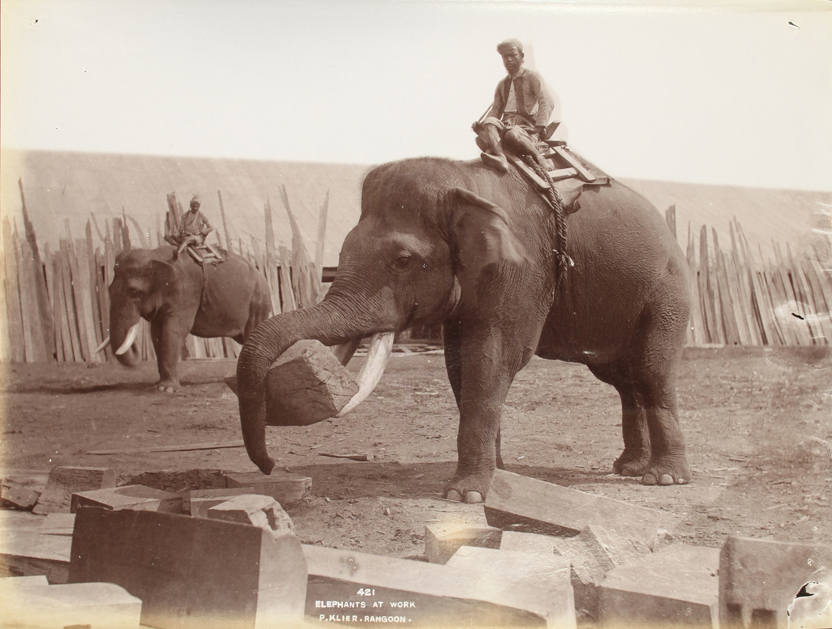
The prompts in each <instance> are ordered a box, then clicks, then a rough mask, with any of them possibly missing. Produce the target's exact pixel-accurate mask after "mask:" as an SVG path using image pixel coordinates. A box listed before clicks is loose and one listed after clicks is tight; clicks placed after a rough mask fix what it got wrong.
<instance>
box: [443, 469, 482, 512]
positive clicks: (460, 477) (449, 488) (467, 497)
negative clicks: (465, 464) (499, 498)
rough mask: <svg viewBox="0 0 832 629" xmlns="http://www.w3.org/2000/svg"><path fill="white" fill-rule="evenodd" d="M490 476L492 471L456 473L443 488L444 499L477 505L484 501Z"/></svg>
mask: <svg viewBox="0 0 832 629" xmlns="http://www.w3.org/2000/svg"><path fill="white" fill-rule="evenodd" d="M492 476H493V471H487V472H482V473H475V474H460V473H457V474H456V475H455V476H454V477H453V478H452V479H451V482H449V483H448V484H447V485H446V486H445V498H447V499H448V500H454V501H456V502H465V503H467V504H479V503H481V502H483V501H485V496H486V494H487V493H488V487H489V486H490V485H491V477H492Z"/></svg>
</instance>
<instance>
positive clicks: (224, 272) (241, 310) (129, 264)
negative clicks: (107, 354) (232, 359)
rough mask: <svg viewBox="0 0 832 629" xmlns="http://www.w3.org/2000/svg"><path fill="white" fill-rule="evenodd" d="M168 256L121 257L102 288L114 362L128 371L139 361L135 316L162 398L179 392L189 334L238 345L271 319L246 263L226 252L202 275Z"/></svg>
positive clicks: (263, 287)
mask: <svg viewBox="0 0 832 629" xmlns="http://www.w3.org/2000/svg"><path fill="white" fill-rule="evenodd" d="M174 252H175V249H174V248H173V247H170V246H163V247H159V248H158V249H153V250H149V249H131V250H129V251H124V252H122V253H120V254H119V255H118V256H117V257H116V263H115V272H114V275H113V282H112V283H111V284H110V289H109V291H110V336H109V342H110V343H111V344H112V346H113V348H116V349H115V352H116V356H117V357H118V360H119V362H121V363H122V364H123V365H127V366H131V367H132V366H134V365H135V364H136V363H137V362H138V361H139V354H138V348H137V347H136V345H135V340H136V334H137V332H138V327H139V318H140V317H143V318H145V319H147V320H148V321H150V337H151V340H152V342H153V349H154V350H155V351H156V361H157V364H158V367H159V382H158V383H157V384H156V387H157V388H158V389H159V390H160V391H166V392H173V391H174V390H176V389H178V388H179V375H178V373H177V365H178V363H179V358H180V356H181V354H182V347H183V343H184V342H185V338H186V337H187V336H188V333H191V334H193V335H195V336H201V337H205V338H210V337H218V336H229V337H231V338H233V339H234V340H236V341H237V342H239V343H243V342H245V340H246V339H247V338H248V337H249V335H250V334H251V333H252V332H253V331H254V329H255V328H256V327H257V326H258V325H259V324H260V323H261V322H262V321H264V320H265V319H267V318H268V317H269V315H270V314H271V299H270V295H269V287H268V284H267V282H266V279H265V277H263V275H262V274H261V273H260V272H258V271H257V269H256V268H255V267H254V266H253V265H252V264H251V263H250V262H248V261H247V260H245V259H243V258H241V257H239V256H236V255H233V254H226V260H225V261H224V262H221V263H219V264H217V265H214V264H211V263H209V262H206V264H205V268H204V270H203V268H202V267H201V266H200V265H199V264H197V263H196V262H194V260H193V259H192V258H191V257H190V256H189V255H187V254H183V255H181V256H179V257H178V258H176V259H174ZM105 344H106V341H105V343H104V344H102V346H101V347H102V348H103V347H104V345H105Z"/></svg>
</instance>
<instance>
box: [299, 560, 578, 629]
mask: <svg viewBox="0 0 832 629" xmlns="http://www.w3.org/2000/svg"><path fill="white" fill-rule="evenodd" d="M303 553H304V556H305V557H306V562H307V566H308V570H309V580H308V588H307V596H306V615H307V616H309V617H312V618H314V619H315V620H317V621H318V622H320V623H321V624H324V623H326V624H329V623H347V624H350V625H352V626H359V627H364V626H377V625H380V624H396V625H398V626H413V627H438V626H450V627H456V626H460V627H503V626H505V627H574V626H575V605H574V599H573V597H572V589H571V587H570V586H568V584H566V585H564V586H563V587H562V588H560V589H559V590H558V592H557V593H554V592H551V591H549V590H546V589H545V588H538V587H534V586H530V585H528V584H526V585H524V586H523V587H520V586H517V585H516V584H513V583H511V582H509V581H508V580H505V579H502V578H501V575H500V574H499V572H497V573H496V574H493V573H491V571H489V570H484V569H470V568H469V569H462V568H449V567H448V566H443V565H438V564H433V563H425V562H420V561H410V560H407V559H399V558H395V557H382V556H378V555H370V554H367V553H356V552H352V551H345V550H337V549H334V548H321V547H318V546H309V545H304V546H303ZM332 603H335V605H331V604H332Z"/></svg>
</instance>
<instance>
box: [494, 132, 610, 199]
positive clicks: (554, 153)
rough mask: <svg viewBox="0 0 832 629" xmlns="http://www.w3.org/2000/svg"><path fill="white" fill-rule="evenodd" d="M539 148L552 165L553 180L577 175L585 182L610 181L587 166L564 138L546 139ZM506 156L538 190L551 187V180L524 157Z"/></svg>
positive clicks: (551, 175)
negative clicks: (593, 172)
mask: <svg viewBox="0 0 832 629" xmlns="http://www.w3.org/2000/svg"><path fill="white" fill-rule="evenodd" d="M539 148H540V151H541V153H542V154H543V157H545V158H546V160H547V161H548V163H549V165H550V168H548V173H549V177H550V178H551V179H552V181H553V182H554V181H561V180H563V179H570V178H572V177H577V178H579V179H580V180H581V181H583V182H584V183H594V184H596V185H604V184H606V183H609V180H608V179H607V178H606V177H604V178H603V179H601V178H598V177H596V176H595V175H593V174H592V173H591V172H590V171H589V170H588V169H587V168H585V167H584V165H583V164H581V162H580V160H579V159H578V158H577V157H576V156H575V155H573V154H572V153H571V152H570V151H569V149H567V148H566V142H565V141H564V140H545V141H544V142H541V144H540V147H539ZM506 156H507V157H508V159H509V161H510V162H511V163H512V164H514V165H515V166H516V167H517V168H518V170H520V172H521V173H522V174H523V176H524V177H526V179H528V180H529V181H530V182H531V183H532V184H533V185H534V186H535V188H537V189H538V191H540V192H545V191H546V190H548V189H549V182H547V181H545V180H544V179H542V178H541V177H540V176H539V175H538V174H537V173H536V172H534V171H533V170H532V169H531V167H529V165H528V164H526V162H524V161H523V159H522V158H520V157H517V156H516V155H512V154H507V155H506Z"/></svg>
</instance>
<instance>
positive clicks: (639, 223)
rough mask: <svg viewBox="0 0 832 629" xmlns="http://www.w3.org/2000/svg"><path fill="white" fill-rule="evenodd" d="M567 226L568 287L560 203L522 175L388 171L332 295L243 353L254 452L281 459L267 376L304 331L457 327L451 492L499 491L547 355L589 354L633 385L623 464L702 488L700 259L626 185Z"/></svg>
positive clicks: (603, 190) (264, 331)
mask: <svg viewBox="0 0 832 629" xmlns="http://www.w3.org/2000/svg"><path fill="white" fill-rule="evenodd" d="M567 225H568V238H567V242H568V246H567V250H566V253H567V254H568V256H569V259H568V260H569V262H568V268H567V269H566V272H565V276H564V279H563V281H561V282H560V284H558V283H557V276H558V273H557V271H556V266H557V264H558V262H557V261H558V260H561V261H563V263H564V264H567V262H566V260H567V258H563V257H561V256H559V252H557V251H555V249H556V248H557V242H558V238H557V237H556V234H555V232H556V225H555V219H554V217H553V212H552V211H551V210H550V209H549V208H548V206H546V205H545V204H544V202H543V201H542V200H541V198H540V197H539V196H538V194H537V193H536V192H535V191H534V190H532V189H531V187H530V186H529V185H528V184H527V183H526V181H525V179H523V178H522V177H521V176H520V175H519V174H518V173H517V172H516V171H511V172H510V173H509V174H507V175H499V174H497V173H495V172H493V171H492V170H490V169H488V168H485V167H483V166H482V165H480V164H479V163H475V162H456V161H450V160H445V159H439V158H420V159H412V160H406V161H401V162H394V163H389V164H385V165H382V166H380V167H377V168H375V169H374V170H372V171H371V172H370V173H369V174H368V175H367V177H366V178H365V180H364V184H363V190H362V200H361V217H360V219H359V222H358V224H357V225H356V227H355V228H354V229H353V230H352V231H351V232H350V233H349V234H348V235H347V237H346V240H345V241H344V245H343V248H342V250H341V257H340V262H339V266H338V274H337V276H336V278H335V281H334V282H333V284H332V287H331V288H330V290H329V292H328V293H327V295H326V298H325V299H324V300H323V302H322V303H320V304H319V305H318V306H316V307H314V308H311V309H308V310H301V311H297V312H291V313H287V314H283V315H279V316H275V317H272V318H271V319H269V320H268V321H266V322H264V323H263V324H262V325H261V326H260V327H259V328H258V329H257V330H255V331H254V334H252V336H251V338H249V340H248V341H246V344H245V346H244V347H243V350H242V352H241V354H240V358H239V360H238V363H237V382H238V394H239V405H240V421H241V427H242V432H243V437H244V441H245V445H246V449H247V450H248V455H249V457H250V458H251V460H252V461H253V462H254V463H255V464H256V465H257V466H258V467H259V468H260V469H261V471H263V472H264V473H266V474H268V473H270V471H271V469H272V467H273V465H274V462H273V461H272V459H271V458H270V457H269V455H268V452H267V450H266V447H265V403H264V378H265V375H266V372H267V370H268V368H269V366H270V365H271V364H272V361H273V360H274V359H275V357H276V356H278V355H279V354H281V353H282V352H283V351H284V350H285V349H286V348H288V347H289V346H291V345H292V344H293V343H295V342H296V341H297V340H299V339H318V340H319V341H321V342H323V343H324V344H326V345H335V344H347V345H350V344H351V345H353V346H354V344H355V343H356V342H357V340H358V339H360V338H362V337H364V336H366V335H369V334H371V333H378V332H390V333H393V332H398V331H400V330H404V329H405V328H408V327H409V326H412V325H415V324H419V323H427V322H436V321H441V322H442V323H443V332H444V344H445V363H446V366H447V372H448V377H449V379H450V383H451V388H452V389H453V392H454V395H455V397H456V402H457V405H458V407H459V412H460V419H459V432H458V436H457V449H458V457H459V458H458V466H457V470H456V473H455V475H454V477H453V478H452V479H451V480H450V482H449V483H448V484H447V485H446V487H445V495H446V496H447V497H449V498H451V499H455V500H465V501H467V502H478V501H481V500H483V499H484V497H485V495H486V492H487V490H488V488H489V485H490V482H491V478H492V475H493V471H494V469H495V466H497V465H500V464H501V462H500V461H499V447H500V446H499V439H500V433H499V428H500V415H501V407H502V405H503V402H504V400H505V398H506V394H507V392H508V389H509V386H510V385H511V383H512V380H513V378H514V376H515V374H516V373H517V372H518V371H519V370H520V369H522V368H523V367H524V366H525V365H526V364H527V363H528V362H529V360H530V359H531V357H532V356H533V355H534V354H537V355H538V356H541V357H543V358H549V359H558V360H564V361H570V362H579V363H583V364H585V365H587V366H588V367H589V369H590V370H591V371H592V373H593V374H594V375H595V376H596V377H598V378H599V379H600V380H602V381H603V382H606V383H609V384H611V385H613V386H614V387H615V388H616V389H617V391H618V393H619V395H620V397H621V405H622V410H623V417H622V429H623V436H624V451H623V453H622V454H621V456H620V457H619V458H618V459H617V460H616V461H615V463H614V464H613V469H614V470H615V472H617V473H619V474H622V475H625V476H641V480H642V482H643V483H644V484H648V485H652V484H659V485H670V484H676V483H679V484H682V483H687V482H689V480H690V476H691V473H690V468H689V466H688V462H687V457H686V451H685V443H684V439H683V436H682V432H681V430H680V427H679V421H678V414H677V404H676V390H675V385H676V377H677V371H678V365H679V360H680V356H681V351H682V344H683V340H684V337H685V331H686V325H687V321H688V312H689V308H690V294H689V284H688V273H687V265H686V261H685V258H684V257H683V255H682V252H681V250H680V249H679V246H678V245H677V243H676V241H675V239H674V237H673V235H672V234H671V233H670V230H669V229H668V227H667V225H666V223H665V221H664V220H663V218H662V216H661V215H660V214H659V213H658V211H657V210H656V209H655V208H654V207H653V206H652V205H650V203H649V202H648V201H646V200H645V199H644V198H642V197H641V196H639V195H638V194H636V193H635V192H633V191H632V190H630V189H628V188H627V187H626V186H624V185H622V184H621V183H619V182H617V181H615V180H612V181H610V182H609V184H608V185H603V186H597V187H596V186H593V187H590V188H587V189H585V190H584V191H583V193H582V196H581V197H580V210H579V211H578V212H576V213H574V214H571V215H570V216H569V217H568V220H567ZM336 353H337V352H336ZM343 354H347V355H349V354H350V352H349V347H347V351H345V352H342V355H343ZM371 370H372V369H371ZM376 379H377V378H376ZM359 395H361V394H360V393H359ZM365 395H366V392H365Z"/></svg>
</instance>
